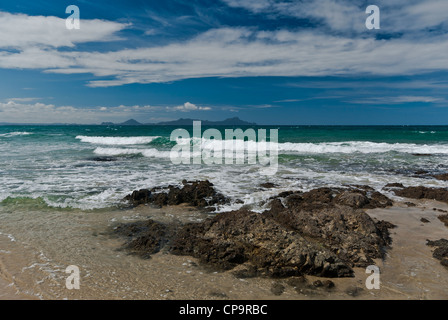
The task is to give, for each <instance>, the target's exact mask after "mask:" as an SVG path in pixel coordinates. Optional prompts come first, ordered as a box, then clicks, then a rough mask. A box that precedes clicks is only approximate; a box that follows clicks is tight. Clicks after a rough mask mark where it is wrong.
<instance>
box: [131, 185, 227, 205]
mask: <svg viewBox="0 0 448 320" xmlns="http://www.w3.org/2000/svg"><path fill="white" fill-rule="evenodd" d="M182 183H183V186H182V187H181V188H180V187H176V186H168V187H166V188H153V189H151V190H147V189H142V190H139V191H134V192H133V193H132V194H131V195H128V196H126V197H125V200H127V201H129V202H130V203H131V204H132V205H133V206H137V205H140V204H144V203H152V204H154V205H156V206H159V207H162V206H166V205H170V206H173V205H179V204H183V203H187V204H189V205H191V206H195V207H200V208H204V207H207V206H212V205H215V204H223V203H226V202H227V201H228V199H226V198H225V197H224V196H223V195H222V194H220V193H218V192H216V190H215V189H214V188H213V184H212V183H210V181H208V180H206V181H192V182H188V181H186V180H184V181H182Z"/></svg>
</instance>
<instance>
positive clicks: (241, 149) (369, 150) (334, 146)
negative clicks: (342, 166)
mask: <svg viewBox="0 0 448 320" xmlns="http://www.w3.org/2000/svg"><path fill="white" fill-rule="evenodd" d="M178 142H181V143H180V145H182V144H185V143H186V141H178ZM187 144H188V143H187ZM201 148H202V150H203V151H218V152H219V151H221V152H222V154H223V156H226V151H232V150H233V151H235V154H236V156H237V157H238V155H240V153H242V154H244V153H247V154H253V153H256V152H258V151H260V152H266V151H267V152H268V153H269V152H270V150H275V149H277V150H278V153H279V154H336V153H339V154H356V153H360V154H374V153H388V152H398V153H408V154H434V155H437V154H441V155H445V154H448V145H447V144H444V145H426V144H424V145H419V144H411V143H394V144H392V143H378V142H369V141H346V142H321V143H292V142H285V143H275V142H273V143H272V144H270V143H269V142H268V143H266V142H263V141H262V142H256V141H243V140H234V141H233V143H232V142H231V141H230V140H227V141H226V140H203V141H202V144H201ZM191 151H193V152H192V154H193V156H199V154H198V155H196V152H195V150H194V149H191ZM94 152H95V153H96V154H99V155H107V156H119V155H142V156H145V157H155V158H169V157H170V152H171V151H170V150H158V149H155V148H151V149H131V148H97V149H95V151H94ZM242 154H241V155H242Z"/></svg>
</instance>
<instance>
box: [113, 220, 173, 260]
mask: <svg viewBox="0 0 448 320" xmlns="http://www.w3.org/2000/svg"><path fill="white" fill-rule="evenodd" d="M113 233H114V234H115V235H118V236H122V237H125V238H126V244H125V248H126V249H128V250H129V251H130V253H132V254H136V255H139V256H141V257H143V258H149V257H150V256H151V255H152V254H155V253H157V252H159V251H160V250H161V249H162V248H163V247H164V246H165V245H166V244H167V243H168V241H169V238H170V237H171V236H170V231H169V230H168V228H167V227H166V226H165V225H162V224H160V223H158V222H155V221H153V220H147V221H138V222H132V223H128V224H120V225H118V226H117V227H115V228H114V230H113Z"/></svg>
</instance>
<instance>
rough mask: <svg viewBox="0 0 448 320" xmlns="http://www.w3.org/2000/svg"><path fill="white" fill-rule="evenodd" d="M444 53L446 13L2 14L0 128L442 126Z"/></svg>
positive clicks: (333, 0) (203, 8)
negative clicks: (191, 122) (371, 19)
mask: <svg viewBox="0 0 448 320" xmlns="http://www.w3.org/2000/svg"><path fill="white" fill-rule="evenodd" d="M370 4H375V5H377V6H378V7H379V8H380V10H381V16H380V17H381V29H379V30H368V29H367V28H366V26H365V20H366V19H367V17H368V16H369V14H366V12H365V10H366V7H367V6H368V5H370ZM69 5H77V6H78V7H79V9H80V14H81V21H80V23H81V28H80V29H79V30H67V28H66V27H65V20H66V18H67V17H68V16H69V15H68V14H66V13H65V9H66V7H67V6H69ZM447 53H448V1H446V0H426V1H422V0H389V1H386V0H376V1H373V2H365V1H349V0H318V1H311V0H289V1H286V0H214V1H211V0H191V1H184V0H164V1H160V0H158V1H143V0H132V1H129V0H128V1H124V0H116V1H103V0H96V1H80V0H78V1H76V0H70V1H60V0H59V1H55V0H47V1H42V0H34V1H25V0H16V1H8V2H6V1H3V2H1V3H0V122H29V123H52V122H64V123H74V122H76V123H99V122H102V121H114V122H121V121H125V120H127V119H129V118H135V119H137V120H138V121H141V122H144V123H150V122H158V121H165V120H172V119H178V118H198V119H207V120H221V119H224V118H228V117H235V116H237V117H240V118H241V119H244V120H247V121H251V122H257V123H259V124H305V125H308V124H324V125H342V124H361V125H364V124H400V125H408V124H409V125H410V124H444V125H446V124H448V90H447V89H448V77H447V75H448V54H447Z"/></svg>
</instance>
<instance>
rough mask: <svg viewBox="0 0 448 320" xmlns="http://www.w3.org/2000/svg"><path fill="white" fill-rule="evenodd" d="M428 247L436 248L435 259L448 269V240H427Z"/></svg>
mask: <svg viewBox="0 0 448 320" xmlns="http://www.w3.org/2000/svg"><path fill="white" fill-rule="evenodd" d="M426 245H428V246H430V247H435V250H434V252H433V254H432V256H433V257H434V258H436V259H437V260H440V264H441V265H442V266H445V267H448V240H446V239H440V240H437V241H430V240H427V243H426Z"/></svg>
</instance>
